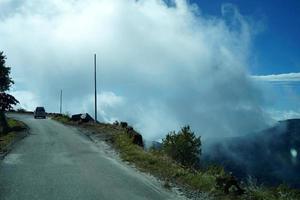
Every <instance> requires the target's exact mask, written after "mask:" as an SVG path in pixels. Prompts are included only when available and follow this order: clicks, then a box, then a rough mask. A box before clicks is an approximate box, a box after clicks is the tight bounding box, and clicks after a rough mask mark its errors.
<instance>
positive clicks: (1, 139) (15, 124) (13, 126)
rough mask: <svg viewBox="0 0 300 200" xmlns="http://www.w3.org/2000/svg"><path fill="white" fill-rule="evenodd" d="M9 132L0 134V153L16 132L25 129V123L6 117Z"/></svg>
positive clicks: (14, 136) (11, 140)
mask: <svg viewBox="0 0 300 200" xmlns="http://www.w3.org/2000/svg"><path fill="white" fill-rule="evenodd" d="M7 123H8V126H9V130H10V131H9V132H8V133H7V134H5V135H2V136H0V153H1V152H3V151H5V150H6V147H7V146H8V145H9V144H11V143H12V142H13V141H14V139H15V138H16V136H17V134H18V133H17V132H18V131H21V130H24V129H26V125H25V124H24V123H23V122H20V121H18V120H15V119H11V118H8V120H7Z"/></svg>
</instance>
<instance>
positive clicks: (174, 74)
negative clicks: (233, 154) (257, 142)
mask: <svg viewBox="0 0 300 200" xmlns="http://www.w3.org/2000/svg"><path fill="white" fill-rule="evenodd" d="M220 12H221V13H222V17H215V16H205V15H203V14H202V12H201V8H198V7H197V6H195V5H191V4H189V3H188V2H187V1H185V0H176V1H175V2H174V3H172V4H171V6H170V5H167V4H166V3H165V2H164V1H160V0H141V1H135V0H113V1H112V0H87V1H78V0H69V1H65V0H24V1H18V0H1V1H0V50H1V51H4V53H5V54H6V55H7V58H8V59H7V63H8V65H9V66H10V67H12V77H13V79H14V80H15V85H14V87H13V88H12V90H11V93H12V94H14V95H15V96H16V97H17V98H18V99H19V100H20V102H21V106H22V107H24V108H26V109H29V110H32V109H33V108H34V107H35V106H37V105H43V106H45V107H46V109H47V111H49V112H58V111H59V93H60V89H62V90H63V111H64V112H68V113H70V114H73V113H78V112H88V113H90V114H93V98H94V97H93V54H94V53H97V56H98V89H99V90H98V100H99V102H98V105H99V115H100V116H101V120H105V121H108V122H112V121H114V120H121V121H128V122H129V123H130V124H132V125H133V126H134V127H135V128H136V129H137V130H138V131H140V132H141V133H142V134H143V135H144V136H145V137H146V138H147V139H157V138H161V137H162V135H164V134H166V133H168V132H169V131H172V130H178V129H179V127H181V126H183V125H187V124H189V125H191V127H192V129H193V130H195V132H196V133H197V134H199V135H202V136H204V137H220V136H232V135H238V134H246V133H248V132H252V131H254V130H258V129H261V128H263V127H264V126H265V125H266V123H267V122H268V120H269V118H268V116H267V115H266V114H265V113H264V112H263V109H262V107H261V106H262V105H263V96H262V94H261V92H260V89H259V87H258V86H257V85H256V84H255V83H254V82H253V80H252V79H251V78H250V75H249V73H248V67H249V66H248V63H249V56H250V55H251V43H252V39H253V35H254V34H255V31H253V30H254V28H253V26H254V25H253V24H251V23H250V22H249V21H248V20H247V19H246V18H245V17H243V15H242V14H240V12H239V10H238V9H237V8H236V7H235V6H234V5H231V4H224V5H223V6H222V7H221V8H220Z"/></svg>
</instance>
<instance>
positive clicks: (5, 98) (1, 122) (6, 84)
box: [0, 52, 19, 134]
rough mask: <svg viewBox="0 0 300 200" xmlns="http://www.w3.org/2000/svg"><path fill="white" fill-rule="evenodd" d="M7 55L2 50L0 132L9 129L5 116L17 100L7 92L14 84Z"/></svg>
mask: <svg viewBox="0 0 300 200" xmlns="http://www.w3.org/2000/svg"><path fill="white" fill-rule="evenodd" d="M5 63H6V56H5V55H4V54H3V52H0V134H3V133H6V132H7V131H8V124H7V120H6V116H5V111H6V110H9V109H11V108H12V106H13V105H16V104H17V103H19V102H18V100H16V99H15V98H14V97H13V96H12V95H10V94H7V93H5V92H6V91H8V90H9V88H10V87H11V86H12V84H14V82H13V80H12V79H11V78H10V76H9V75H10V67H7V66H6V65H5Z"/></svg>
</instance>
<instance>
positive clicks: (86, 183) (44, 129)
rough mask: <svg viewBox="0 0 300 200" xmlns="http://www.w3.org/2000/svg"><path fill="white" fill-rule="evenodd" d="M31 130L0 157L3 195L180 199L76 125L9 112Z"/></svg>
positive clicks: (40, 199)
mask: <svg viewBox="0 0 300 200" xmlns="http://www.w3.org/2000/svg"><path fill="white" fill-rule="evenodd" d="M11 116H12V117H15V118H17V119H19V120H22V121H24V122H25V123H26V124H27V125H28V126H29V127H30V131H29V132H30V135H29V136H28V137H26V138H25V139H23V140H22V141H20V142H19V143H18V144H17V145H16V147H15V148H14V149H13V150H12V151H11V152H10V153H9V154H8V155H7V156H6V157H5V158H4V160H2V161H0V200H44V199H45V200H106V199H109V200H113V199H116V200H122V199H124V200H125V199H126V200H135V199H136V200H142V199H155V200H159V199H177V198H178V196H176V195H175V194H173V193H171V192H169V191H167V190H165V189H163V188H162V187H161V186H160V184H158V182H157V181H154V180H152V179H150V178H149V177H147V176H144V175H141V174H140V173H137V172H136V171H135V170H134V169H131V168H129V167H127V166H126V165H123V164H121V163H120V162H119V161H116V160H114V159H113V158H111V157H109V156H107V153H105V151H104V150H103V149H102V148H101V144H100V145H99V144H97V145H96V144H95V143H94V142H92V141H90V140H89V139H88V138H86V137H84V136H83V135H82V134H80V133H79V132H78V130H77V129H76V128H71V127H67V126H64V125H62V124H60V123H58V122H55V121H53V120H51V119H46V120H43V119H40V120H39V119H33V117H32V116H30V115H17V114H14V115H11Z"/></svg>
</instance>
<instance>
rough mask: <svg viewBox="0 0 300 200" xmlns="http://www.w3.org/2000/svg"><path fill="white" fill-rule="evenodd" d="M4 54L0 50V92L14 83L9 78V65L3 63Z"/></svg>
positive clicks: (4, 61)
mask: <svg viewBox="0 0 300 200" xmlns="http://www.w3.org/2000/svg"><path fill="white" fill-rule="evenodd" d="M5 63H6V56H5V55H4V54H3V52H2V51H0V92H5V91H8V90H9V88H10V86H11V85H12V84H14V82H13V80H12V79H11V78H10V76H9V74H10V67H7V66H6V65H5Z"/></svg>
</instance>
